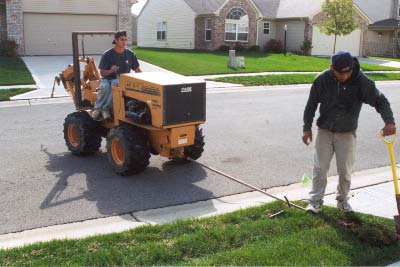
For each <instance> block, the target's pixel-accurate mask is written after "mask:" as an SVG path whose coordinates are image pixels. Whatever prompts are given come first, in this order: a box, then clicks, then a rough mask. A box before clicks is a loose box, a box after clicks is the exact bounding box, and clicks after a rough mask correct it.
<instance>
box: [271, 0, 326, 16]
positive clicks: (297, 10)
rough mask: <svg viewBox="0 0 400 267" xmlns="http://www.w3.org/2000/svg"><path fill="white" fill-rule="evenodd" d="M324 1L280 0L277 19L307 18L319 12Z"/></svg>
mask: <svg viewBox="0 0 400 267" xmlns="http://www.w3.org/2000/svg"><path fill="white" fill-rule="evenodd" d="M323 1H324V0H280V3H279V8H278V12H277V13H276V18H277V19H287V18H309V17H312V16H313V15H315V14H316V13H318V12H319V11H320V10H321V5H322V3H323Z"/></svg>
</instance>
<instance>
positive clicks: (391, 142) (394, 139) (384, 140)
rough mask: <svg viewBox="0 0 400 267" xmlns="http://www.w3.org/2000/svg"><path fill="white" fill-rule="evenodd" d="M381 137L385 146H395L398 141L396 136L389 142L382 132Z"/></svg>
mask: <svg viewBox="0 0 400 267" xmlns="http://www.w3.org/2000/svg"><path fill="white" fill-rule="evenodd" d="M380 136H381V139H382V140H383V142H385V144H388V145H389V144H392V145H393V144H394V142H395V141H396V134H394V135H392V136H393V139H392V140H387V139H386V137H385V136H383V131H381V132H380Z"/></svg>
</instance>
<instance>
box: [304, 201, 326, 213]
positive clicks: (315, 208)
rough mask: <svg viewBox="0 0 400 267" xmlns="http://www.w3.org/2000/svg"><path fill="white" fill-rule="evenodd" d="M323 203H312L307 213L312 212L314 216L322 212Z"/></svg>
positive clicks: (307, 208)
mask: <svg viewBox="0 0 400 267" xmlns="http://www.w3.org/2000/svg"><path fill="white" fill-rule="evenodd" d="M321 206H322V204H321V202H311V201H310V203H309V204H308V205H307V207H306V212H312V213H314V214H317V213H318V212H320V211H321Z"/></svg>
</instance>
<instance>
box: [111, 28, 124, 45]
mask: <svg viewBox="0 0 400 267" xmlns="http://www.w3.org/2000/svg"><path fill="white" fill-rule="evenodd" d="M121 36H127V35H126V31H119V32H116V33H115V34H114V41H113V42H112V43H113V44H115V39H118V38H119V37H121Z"/></svg>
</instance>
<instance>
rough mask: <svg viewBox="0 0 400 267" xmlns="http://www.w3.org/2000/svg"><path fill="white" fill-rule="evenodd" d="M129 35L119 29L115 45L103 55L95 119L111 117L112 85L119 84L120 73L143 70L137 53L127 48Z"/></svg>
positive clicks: (115, 36)
mask: <svg viewBox="0 0 400 267" xmlns="http://www.w3.org/2000/svg"><path fill="white" fill-rule="evenodd" d="M127 42H128V37H127V35H126V31H119V32H116V33H115V34H114V41H113V42H112V43H113V44H114V45H115V46H114V48H111V49H109V50H107V51H106V52H105V53H104V54H103V56H102V57H101V60H100V64H99V69H100V75H101V76H102V78H101V79H100V88H99V91H98V93H97V101H96V104H95V105H94V111H93V112H92V117H93V119H95V120H100V118H101V117H103V119H104V120H106V119H109V118H111V115H110V110H111V106H112V87H113V86H119V75H120V74H122V73H130V72H131V70H134V71H135V72H142V71H141V69H140V68H139V62H138V60H137V58H136V56H135V54H134V53H133V52H132V51H131V50H129V49H126V48H125V47H126V43H127Z"/></svg>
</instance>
